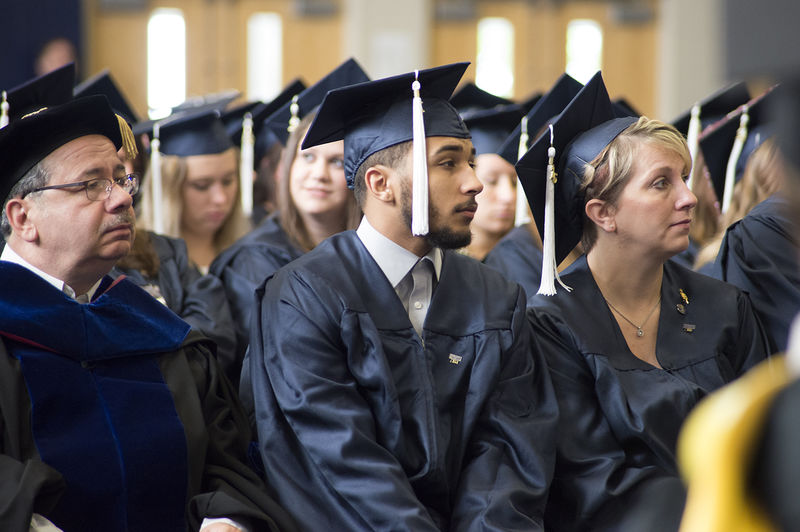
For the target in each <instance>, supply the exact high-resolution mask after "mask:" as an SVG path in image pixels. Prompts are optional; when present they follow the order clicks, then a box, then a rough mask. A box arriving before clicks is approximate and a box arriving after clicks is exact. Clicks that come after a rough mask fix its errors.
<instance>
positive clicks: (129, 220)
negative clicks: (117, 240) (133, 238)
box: [103, 212, 136, 231]
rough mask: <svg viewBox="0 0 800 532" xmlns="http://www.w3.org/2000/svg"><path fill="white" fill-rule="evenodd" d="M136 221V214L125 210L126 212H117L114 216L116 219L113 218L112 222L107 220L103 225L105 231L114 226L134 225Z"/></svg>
mask: <svg viewBox="0 0 800 532" xmlns="http://www.w3.org/2000/svg"><path fill="white" fill-rule="evenodd" d="M135 223H136V218H135V217H134V215H133V214H131V213H127V212H124V213H120V214H117V215H116V216H114V219H113V220H111V221H110V222H106V223H105V224H104V225H103V231H108V230H110V229H113V228H115V227H117V226H120V225H125V224H128V225H130V226H134V225H135Z"/></svg>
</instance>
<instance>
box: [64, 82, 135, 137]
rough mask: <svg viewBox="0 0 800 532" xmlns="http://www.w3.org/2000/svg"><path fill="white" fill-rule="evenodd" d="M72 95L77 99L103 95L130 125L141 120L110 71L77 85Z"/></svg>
mask: <svg viewBox="0 0 800 532" xmlns="http://www.w3.org/2000/svg"><path fill="white" fill-rule="evenodd" d="M72 94H73V96H74V97H75V98H80V97H82V96H89V95H91V94H103V95H104V96H105V97H106V98H108V102H109V103H110V104H111V108H112V109H114V112H115V113H117V114H118V115H120V116H121V117H122V118H124V119H125V121H126V122H128V124H136V123H138V122H139V121H140V120H141V119H140V118H139V115H137V114H136V111H134V110H133V108H132V107H131V105H130V103H129V101H128V99H127V98H126V97H125V95H124V94H122V91H121V90H120V88H119V86H118V85H117V84H116V83H115V82H114V78H112V77H111V72H109V70H108V69H105V70H102V71H101V72H99V73H97V74H95V75H94V76H92V77H91V78H89V79H87V80H86V81H84V82H83V83H81V84H79V85H77V86H76V87H75V88H74V89H73V91H72Z"/></svg>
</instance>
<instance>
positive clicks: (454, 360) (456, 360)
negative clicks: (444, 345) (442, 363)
mask: <svg viewBox="0 0 800 532" xmlns="http://www.w3.org/2000/svg"><path fill="white" fill-rule="evenodd" d="M448 358H449V359H450V363H451V364H456V365H457V364H458V363H459V362H461V356H460V355H454V354H453V353H450V355H449V356H448Z"/></svg>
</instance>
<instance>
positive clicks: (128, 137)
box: [116, 115, 139, 161]
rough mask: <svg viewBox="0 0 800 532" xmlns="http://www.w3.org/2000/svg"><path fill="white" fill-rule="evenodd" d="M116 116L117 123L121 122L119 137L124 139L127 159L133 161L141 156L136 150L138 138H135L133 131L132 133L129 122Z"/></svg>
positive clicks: (123, 145)
mask: <svg viewBox="0 0 800 532" xmlns="http://www.w3.org/2000/svg"><path fill="white" fill-rule="evenodd" d="M116 116H117V122H119V135H120V137H122V149H123V150H124V151H125V157H127V159H128V160H129V161H132V160H134V159H136V156H137V155H139V150H137V149H136V138H135V137H134V136H133V131H131V126H129V125H128V122H127V121H126V120H125V119H124V118H122V117H121V116H119V115H116Z"/></svg>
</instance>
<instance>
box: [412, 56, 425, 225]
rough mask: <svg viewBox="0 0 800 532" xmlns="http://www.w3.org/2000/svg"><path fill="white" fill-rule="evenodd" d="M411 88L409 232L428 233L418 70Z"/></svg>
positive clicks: (423, 131)
mask: <svg viewBox="0 0 800 532" xmlns="http://www.w3.org/2000/svg"><path fill="white" fill-rule="evenodd" d="M414 77H415V79H414V82H413V83H412V84H411V90H412V91H413V93H414V99H413V100H412V103H411V124H412V126H411V127H412V131H413V167H412V168H413V174H412V176H413V177H412V185H411V186H412V188H411V234H413V235H414V236H425V235H427V234H428V155H427V150H426V146H425V142H426V140H425V122H424V121H423V119H422V113H423V110H422V98H421V97H420V95H419V91H420V87H421V86H420V83H419V70H415V71H414Z"/></svg>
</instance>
